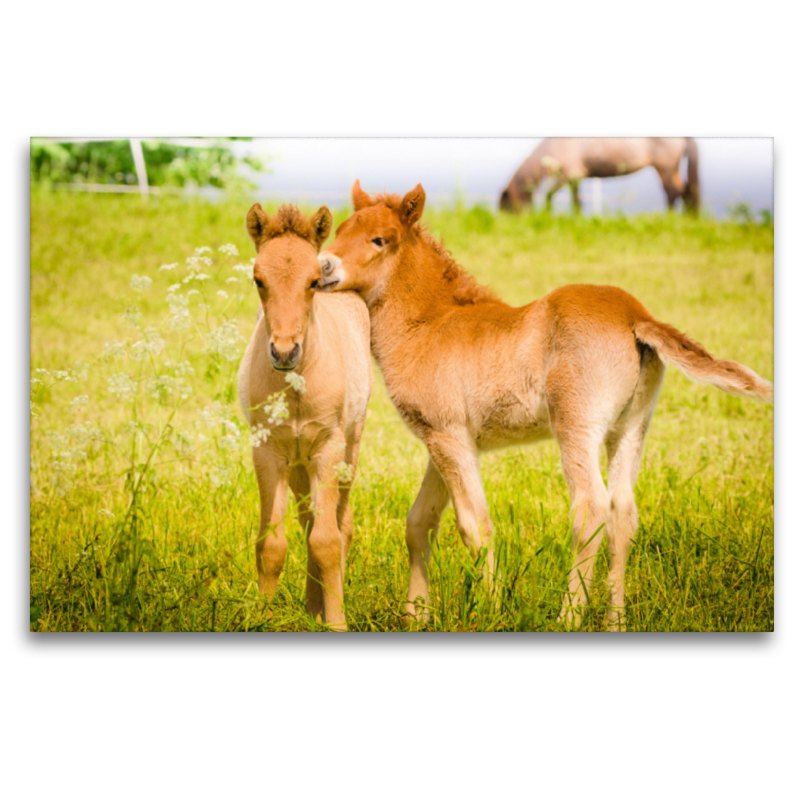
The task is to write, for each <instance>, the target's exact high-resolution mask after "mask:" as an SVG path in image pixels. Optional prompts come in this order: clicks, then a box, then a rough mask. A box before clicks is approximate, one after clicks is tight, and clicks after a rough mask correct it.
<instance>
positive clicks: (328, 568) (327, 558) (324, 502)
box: [308, 432, 347, 631]
mask: <svg viewBox="0 0 800 800" xmlns="http://www.w3.org/2000/svg"><path fill="white" fill-rule="evenodd" d="M344 449H345V437H344V433H342V432H337V434H335V435H334V436H332V437H331V438H330V439H329V440H328V441H327V442H326V443H325V444H324V445H323V446H322V448H321V449H320V450H319V451H318V452H317V453H316V454H315V455H314V457H313V459H312V460H311V463H310V465H309V470H308V472H309V478H310V480H311V500H312V502H313V504H314V512H315V513H314V526H313V527H312V528H311V533H310V534H309V537H308V552H309V555H310V556H311V560H312V562H313V567H314V570H313V573H311V574H313V575H317V576H319V582H320V584H321V588H322V609H323V615H324V619H325V622H326V623H327V624H328V625H330V626H331V628H333V629H334V630H340V631H345V630H347V622H346V620H345V615H344V583H343V580H342V550H343V542H342V535H341V533H340V532H339V524H338V514H337V507H338V504H339V483H338V479H337V476H336V470H335V466H336V464H338V463H339V462H341V460H342V452H343V451H344Z"/></svg>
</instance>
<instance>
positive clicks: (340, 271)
mask: <svg viewBox="0 0 800 800" xmlns="http://www.w3.org/2000/svg"><path fill="white" fill-rule="evenodd" d="M353 207H354V208H355V213H354V214H353V215H352V216H351V217H349V218H348V219H346V220H345V221H344V222H343V223H342V224H341V225H340V226H339V227H338V228H337V229H336V239H335V240H334V242H333V243H332V244H331V246H330V247H328V248H327V249H326V250H325V252H324V253H322V254H321V255H320V257H319V260H320V264H321V266H322V280H321V281H320V288H323V289H327V290H332V289H334V288H335V289H336V290H337V291H341V290H345V289H352V290H353V291H356V292H358V293H359V294H360V295H361V296H362V297H364V298H366V299H367V300H369V297H370V295H371V294H372V293H373V292H374V291H375V290H376V289H377V288H379V287H380V286H381V285H382V284H383V282H384V281H385V279H386V277H387V276H388V274H389V273H390V272H391V270H392V268H393V266H394V264H395V263H396V259H397V255H398V252H399V250H400V248H401V247H402V245H403V243H404V242H406V241H407V237H408V234H409V232H410V231H411V229H412V228H413V226H414V225H415V224H416V223H417V221H418V220H419V218H420V217H421V216H422V210H423V208H424V207H425V191H424V190H423V188H422V186H421V185H419V184H417V187H416V188H415V189H412V190H411V191H410V192H409V193H408V194H407V195H406V196H405V197H404V198H403V199H402V200H401V199H400V197H399V196H398V195H385V194H384V195H377V196H376V197H375V198H372V197H370V196H369V195H368V194H367V193H366V192H365V191H363V190H362V189H361V184H360V183H359V182H358V181H356V182H355V184H353Z"/></svg>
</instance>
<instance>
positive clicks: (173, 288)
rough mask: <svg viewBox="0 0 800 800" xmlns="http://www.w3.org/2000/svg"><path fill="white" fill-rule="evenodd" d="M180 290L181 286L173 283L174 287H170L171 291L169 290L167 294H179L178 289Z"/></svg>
mask: <svg viewBox="0 0 800 800" xmlns="http://www.w3.org/2000/svg"><path fill="white" fill-rule="evenodd" d="M180 288H181V285H180V284H179V283H173V284H172V286H170V287H169V289H167V294H169V293H170V292H177V291H178V289H180Z"/></svg>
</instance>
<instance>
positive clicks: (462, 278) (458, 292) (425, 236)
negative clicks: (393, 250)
mask: <svg viewBox="0 0 800 800" xmlns="http://www.w3.org/2000/svg"><path fill="white" fill-rule="evenodd" d="M378 203H383V204H384V205H385V206H386V207H387V208H390V209H392V210H393V211H396V210H398V209H399V208H400V206H401V205H402V203H403V198H402V197H400V195H399V194H389V193H388V192H384V193H383V194H378V195H375V196H374V200H373V202H372V205H377V204H378ZM412 230H413V232H414V233H415V234H416V235H417V238H418V240H419V241H420V242H421V243H422V245H423V246H424V247H425V248H427V249H428V250H430V251H431V252H432V253H433V254H434V255H435V256H436V264H437V267H439V268H441V271H442V273H441V274H442V278H443V280H444V281H445V283H446V284H447V286H448V288H449V290H450V291H451V292H452V297H453V301H454V302H455V303H456V305H459V306H469V305H477V304H478V303H494V302H497V301H498V300H499V298H498V297H497V295H496V294H495V293H494V292H493V291H492V290H491V289H490V288H489V287H488V286H482V285H481V284H479V283H478V282H477V281H476V280H475V278H473V277H472V275H470V274H469V273H468V272H467V271H466V270H465V269H464V267H462V266H461V265H460V264H459V263H458V262H457V261H456V260H455V259H454V258H453V256H452V254H451V253H450V251H449V250H448V249H447V248H446V247H445V246H444V244H442V242H440V241H439V240H437V239H434V238H433V236H431V234H430V232H429V231H428V229H427V227H425V226H424V225H422V224H421V223H419V222H418V223H416V224H415V225H414V227H413V228H412Z"/></svg>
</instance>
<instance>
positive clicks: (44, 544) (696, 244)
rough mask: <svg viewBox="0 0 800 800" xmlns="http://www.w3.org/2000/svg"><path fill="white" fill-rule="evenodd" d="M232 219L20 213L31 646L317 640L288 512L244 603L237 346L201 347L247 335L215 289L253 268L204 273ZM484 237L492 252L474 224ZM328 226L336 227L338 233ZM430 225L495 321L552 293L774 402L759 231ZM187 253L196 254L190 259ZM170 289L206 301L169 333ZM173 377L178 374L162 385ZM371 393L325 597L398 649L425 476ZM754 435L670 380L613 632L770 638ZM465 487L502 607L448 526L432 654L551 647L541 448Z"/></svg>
mask: <svg viewBox="0 0 800 800" xmlns="http://www.w3.org/2000/svg"><path fill="white" fill-rule="evenodd" d="M246 211H247V203H236V202H233V201H229V200H223V201H221V202H218V203H214V204H212V203H208V202H205V201H202V200H200V199H196V198H195V199H192V200H185V199H178V198H172V197H156V198H151V201H150V202H148V203H144V202H142V201H141V199H140V198H139V197H137V196H92V195H84V194H79V195H76V194H69V195H67V194H66V193H64V194H62V193H53V192H45V191H34V192H33V194H32V198H31V315H32V319H31V375H32V378H33V379H34V380H41V381H42V383H41V384H38V383H34V384H33V385H32V392H31V402H32V403H33V404H34V406H35V407H34V408H33V409H32V410H33V413H34V414H36V416H34V417H33V418H32V420H31V459H32V461H31V470H32V473H31V479H32V494H31V545H30V546H31V552H30V566H31V584H30V600H31V609H30V614H31V629H32V630H76V631H78V630H237V631H266V630H314V629H318V628H320V627H324V626H320V625H319V624H317V623H315V622H314V620H312V619H311V618H310V617H309V616H308V615H307V614H306V612H305V609H304V607H303V595H304V590H305V579H306V578H305V569H306V552H305V542H304V537H303V535H302V534H301V531H300V529H299V526H298V524H297V522H296V521H295V509H294V504H290V509H289V513H288V517H287V536H288V539H289V553H288V558H287V563H286V568H285V570H284V573H283V575H282V576H281V581H280V585H279V590H278V594H277V596H276V597H275V598H274V599H273V600H272V601H271V602H267V601H265V600H264V599H263V598H262V597H261V596H260V595H259V594H258V591H257V583H256V572H255V564H254V554H253V546H254V543H255V538H256V534H257V530H258V492H257V488H256V482H255V478H254V475H253V469H252V465H251V461H250V437H249V431H247V429H246V426H245V425H244V422H243V419H242V417H241V413H240V411H239V409H238V403H237V401H236V398H235V391H234V375H235V370H236V366H237V360H236V359H231V360H229V359H226V358H225V357H224V355H223V354H224V353H225V352H227V353H228V354H229V355H233V354H234V353H233V350H230V351H229V350H227V349H226V343H227V344H228V345H230V346H232V347H234V348H238V350H237V351H236V357H237V358H238V355H239V354H240V353H241V346H242V341H241V340H238V339H237V337H236V336H233V335H230V336H228V335H225V336H223V335H222V334H220V335H219V337H221V338H210V335H211V332H212V331H215V330H217V329H218V328H219V327H220V326H221V325H224V324H226V323H228V322H232V321H234V320H236V323H235V324H236V329H237V330H238V333H239V334H240V335H241V337H242V338H246V337H249V335H250V333H251V332H252V328H253V325H254V324H255V313H256V307H257V301H256V297H255V292H254V290H253V289H252V288H251V287H249V286H248V285H247V284H245V283H244V282H241V283H230V284H228V283H227V280H228V277H229V276H230V277H244V273H239V272H237V271H234V270H232V269H231V267H232V266H236V265H237V262H238V261H242V260H243V261H244V262H245V263H246V262H247V261H248V257H247V256H244V255H241V256H237V257H234V256H232V255H230V256H229V255H228V253H229V252H230V251H226V250H220V248H221V247H223V246H224V245H226V244H233V245H234V246H235V247H236V248H237V249H238V251H239V253H242V254H244V253H246V252H247V253H250V254H252V252H253V251H252V249H251V248H252V244H251V243H250V242H249V239H248V237H247V234H246V232H245V229H244V217H245V214H246ZM484 212H485V214H488V215H489V216H491V217H492V222H491V226H489V224H488V223H486V222H480V221H478V220H481V219H484ZM335 216H336V220H337V222H340V221H341V220H342V219H343V218H344V217H345V216H346V211H345V210H339V211H337V212H336V215H335ZM425 218H426V220H427V221H428V224H429V226H430V228H431V230H432V232H434V233H435V234H436V235H437V236H442V237H443V238H444V241H445V245H446V246H447V247H448V248H449V249H451V250H452V251H453V254H454V256H455V257H456V258H457V259H458V261H459V262H460V263H461V264H462V265H463V266H464V267H465V268H466V269H468V270H469V271H470V272H472V273H473V274H474V275H475V276H476V278H477V279H478V280H480V281H481V282H483V283H489V284H491V285H492V286H493V287H494V288H495V289H496V290H497V291H498V293H499V294H500V295H501V296H502V297H503V298H504V299H505V300H507V301H508V302H510V303H512V304H514V305H519V304H522V303H526V302H529V301H530V300H532V299H534V298H536V297H540V296H542V295H544V294H545V293H547V292H548V291H550V290H552V289H554V288H556V287H558V286H560V285H563V284H564V283H576V282H584V283H611V284H616V285H619V286H622V287H624V288H625V289H627V290H628V291H630V292H631V293H632V294H634V295H635V296H636V297H638V298H639V299H640V300H641V301H642V302H643V303H644V305H645V306H646V307H647V308H649V309H650V311H652V313H653V314H654V315H655V316H656V317H658V318H659V319H662V320H664V321H666V322H669V323H671V324H673V325H675V326H676V327H678V328H679V329H681V330H685V331H687V332H688V333H689V334H690V335H691V336H693V337H694V338H696V339H698V340H699V341H701V342H702V343H703V344H704V345H706V346H707V347H708V348H709V349H710V350H711V351H712V352H714V353H716V354H718V355H720V356H721V357H727V358H733V359H735V360H737V361H740V362H742V363H744V364H747V365H748V366H750V367H752V368H753V369H755V370H756V371H758V372H759V373H760V374H762V375H764V376H765V377H767V378H772V375H773V364H772V352H773V332H772V318H773V316H772V315H773V308H772V299H773V266H772V265H773V230H772V228H771V227H764V226H761V225H757V224H756V225H741V224H738V223H734V222H722V221H718V220H712V219H705V218H700V219H691V218H686V217H684V216H682V215H670V216H660V215H645V216H641V217H633V218H629V219H625V218H601V219H595V218H580V219H572V218H570V217H558V216H552V215H521V216H511V215H505V214H503V215H491V213H490V212H488V211H486V210H485V209H482V210H481V211H480V212H478V213H476V214H473V212H471V211H468V212H462V211H453V210H436V209H428V210H426V212H425ZM481 226H482V229H481ZM198 245H203V246H208V247H210V248H211V250H212V252H211V253H207V252H203V253H200V254H197V253H196V252H195V251H196V249H197V247H198ZM192 258H209V259H210V260H211V261H212V263H211V264H210V265H205V264H204V265H203V266H202V270H203V272H204V273H206V274H209V275H210V276H211V277H210V278H209V279H208V280H205V279H202V280H200V281H197V280H194V279H193V280H192V281H189V282H188V283H185V284H184V283H182V281H183V280H184V279H185V278H186V277H188V275H189V273H190V270H189V268H188V267H189V264H190V263H191V262H190V259H192ZM173 263H175V264H177V266H175V267H174V268H173V269H168V270H159V267H160V266H162V265H166V264H173ZM134 275H135V276H139V277H138V280H137V281H134V280H133V276H134ZM145 277H147V278H150V280H151V281H152V285H150V286H147V282H146V281H143V279H144V278H145ZM179 282H180V283H181V285H182V287H183V288H182V289H180V290H179V291H180V293H181V294H182V295H186V294H188V291H189V287H190V286H196V287H197V291H198V292H201V290H202V292H203V293H204V294H203V296H202V299H201V296H199V295H192V296H191V298H190V301H189V303H190V304H189V312H190V314H191V318H192V320H193V322H192V327H191V328H190V329H186V330H176V329H173V328H172V327H171V320H172V319H173V316H174V309H175V308H176V307H180V304H179V303H174V302H173V303H171V304H170V303H167V302H166V295H167V294H168V291H167V290H168V289H169V287H170V286H174V285H175V284H176V283H179ZM132 283H134V284H135V285H136V286H138V287H139V288H140V291H135V290H134V289H132ZM219 287H224V288H222V289H221V290H222V291H226V292H227V293H228V295H229V297H228V298H224V297H221V296H219V295H218V294H217V291H219V290H220V288H219ZM133 298H135V299H133ZM201 303H203V304H204V305H208V306H209V309H207V310H206V309H202V308H200V304H201ZM134 305H135V307H136V312H137V313H134V312H130V311H129V312H128V318H129V320H130V321H133V322H134V326H133V327H129V326H128V322H127V321H126V319H125V313H126V309H131V308H132V307H133V306H134ZM149 329H156V330H158V331H159V334H158V335H159V336H160V338H161V339H162V340H163V342H164V349H163V350H161V351H160V352H158V353H151V354H150V355H152V356H153V360H152V361H149V360H144V359H143V360H141V361H139V360H137V359H136V358H134V357H133V356H132V355H131V353H132V352H136V353H140V351H141V350H142V348H144V347H145V345H138V348H139V349H138V350H134V348H135V347H136V346H137V342H141V341H144V342H145V343H147V341H148V340H147V336H146V333H145V332H146V331H147V330H149ZM226 330H228V329H226ZM124 339H128V342H127V344H126V345H125V348H124V349H123V351H121V352H116V353H114V352H113V351H112V352H111V353H109V352H106V353H105V355H104V354H103V351H104V350H105V343H106V342H116V343H119V342H121V341H122V340H124ZM153 342H154V340H153V339H152V338H151V339H150V344H149V346H150V347H151V349H158V347H159V346H158V344H153ZM166 361H169V362H170V364H172V365H173V367H172V368H171V371H170V368H167V367H166ZM184 361H187V362H188V363H189V364H190V366H191V367H192V372H188V371H186V372H185V373H184V374H183V375H180V376H178V375H175V374H174V373H175V371H176V370H175V365H178V364H180V363H182V362H184ZM39 369H44V370H47V372H48V374H47V375H44V374H43V373H39V372H37V371H36V370H39ZM137 370H141V372H139V371H137ZM123 372H124V373H127V374H128V376H129V377H130V380H131V381H132V383H134V384H135V386H136V394H135V395H130V396H129V397H128V399H126V400H123V397H122V395H121V394H120V392H122V393H123V394H124V392H125V384H124V382H123V381H122V379H119V380H118V382H117V383H110V379H111V378H112V377H113V376H114V375H117V374H119V373H123ZM165 374H166V375H167V376H168V377H174V378H177V377H180V378H181V379H182V380H183V381H185V382H186V386H187V387H188V390H189V392H190V394H189V396H188V397H185V398H183V399H181V398H180V397H179V396H175V395H170V394H169V388H170V386H172V387H173V389H174V387H175V386H176V384H172V383H170V381H166V382H165V383H164V384H163V385H162V386H161V387H159V385H158V384H153V383H152V382H151V379H152V378H154V377H157V376H159V375H165ZM375 377H376V381H375V388H374V390H373V395H372V398H371V400H370V405H369V414H368V418H367V424H366V428H365V432H364V437H363V441H362V449H361V459H360V464H359V471H358V473H357V475H356V481H355V485H354V489H353V494H352V504H353V511H354V518H355V539H354V543H353V546H352V549H351V551H350V557H349V560H348V565H347V576H346V584H345V604H346V610H347V615H348V622H349V625H350V627H351V629H354V630H364V631H370V630H397V629H399V616H400V609H401V606H402V601H403V599H404V594H405V589H406V581H407V567H408V558H407V553H406V546H405V537H404V526H405V516H406V514H407V512H408V509H409V508H410V506H411V503H412V502H413V499H414V496H415V493H416V491H417V489H418V487H419V483H420V481H421V479H422V475H423V473H424V470H425V464H426V461H427V457H426V454H425V450H424V447H423V446H422V444H421V443H420V442H419V441H418V440H416V439H415V438H414V437H413V436H412V435H411V434H410V433H409V431H408V430H407V428H406V427H405V426H404V425H403V423H402V422H401V421H400V419H399V417H398V415H397V413H396V411H395V410H394V408H393V406H392V404H391V402H390V400H389V398H388V396H387V394H386V390H385V387H384V386H383V382H382V380H381V378H380V374H379V372H377V370H376V373H375ZM112 387H113V388H114V389H115V390H116V393H115V392H113V391H112V390H111V389H112ZM148 389H149V390H150V392H148ZM82 398H83V399H82ZM215 404H216V405H215ZM210 409H211V410H210ZM212 410H213V413H211V411H212ZM173 412H174V414H173ZM171 415H172V416H171ZM208 422H210V423H211V424H210V425H209V424H208ZM772 423H773V410H772V408H771V407H770V406H765V405H760V404H757V403H754V402H750V401H747V400H743V399H741V398H736V397H731V396H729V395H725V394H723V393H722V392H719V391H717V390H716V389H714V388H712V387H709V386H702V385H697V384H693V383H690V382H689V381H687V380H686V379H685V378H684V377H683V376H682V375H681V374H680V373H678V371H677V370H672V369H670V370H668V373H667V377H666V379H665V383H664V387H663V390H662V394H661V398H660V401H659V404H658V406H657V408H656V413H655V416H654V419H653V422H652V424H651V428H650V433H649V435H648V439H647V443H646V447H645V455H644V460H643V464H642V469H641V472H640V476H639V480H638V482H637V484H636V497H637V503H638V506H639V517H640V528H639V535H638V537H637V539H636V540H635V542H634V544H633V546H632V549H631V553H630V556H629V560H628V569H627V580H626V586H627V595H628V600H629V610H628V627H629V629H630V630H654V631H655V630H750V631H753V630H772V628H773V626H774V592H773V582H774V529H773V517H774V511H773V503H774V491H773V480H774V476H773V473H774V469H773V432H772ZM201 436H203V437H205V439H204V440H201V438H200V437H201ZM226 436H228V437H231V438H229V439H227V440H226V441H225V442H224V443H223V442H222V439H223V437H226ZM182 437H183V438H182ZM482 473H483V477H484V483H485V488H486V495H487V498H488V500H489V504H490V513H491V515H492V519H493V521H494V524H495V531H496V536H495V541H496V556H497V560H498V574H499V578H498V580H497V587H496V591H495V592H494V593H493V594H489V593H488V592H487V591H486V589H485V587H484V586H483V583H482V578H481V571H480V569H479V565H476V564H473V563H471V561H470V559H469V557H468V555H467V553H466V550H465V549H464V547H463V546H462V545H461V543H460V539H459V536H458V534H457V531H456V526H455V519H454V516H453V512H452V510H448V511H447V512H446V513H445V516H444V518H443V521H442V527H441V534H440V541H439V544H438V546H437V547H435V548H434V551H433V553H434V555H433V563H432V565H431V606H432V609H431V615H432V618H431V622H430V624H429V625H428V629H430V630H503V631H505V630H535V631H554V630H559V629H560V627H559V624H558V623H557V621H556V617H557V614H558V610H559V607H560V603H561V595H562V593H563V591H564V588H565V585H566V578H567V574H568V571H569V567H570V562H571V557H572V556H571V543H570V533H569V495H568V492H567V488H566V486H565V484H564V480H563V477H562V475H561V470H560V463H559V453H558V449H557V447H556V445H555V444H554V443H553V442H546V443H544V444H542V445H538V446H526V447H519V448H510V449H507V450H501V451H496V452H492V453H489V454H486V455H485V456H484V457H483V458H482ZM606 552H607V551H606V547H605V545H604V546H603V548H602V549H601V552H600V556H599V557H598V563H597V577H598V581H597V583H596V585H595V588H594V589H593V591H592V606H591V608H590V609H589V612H588V614H587V615H586V618H585V622H584V625H585V628H586V629H588V630H602V629H603V627H604V613H605V604H606V602H607V599H608V596H607V590H606V588H605V587H604V585H603V578H604V576H605V573H606V571H607V558H606Z"/></svg>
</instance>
